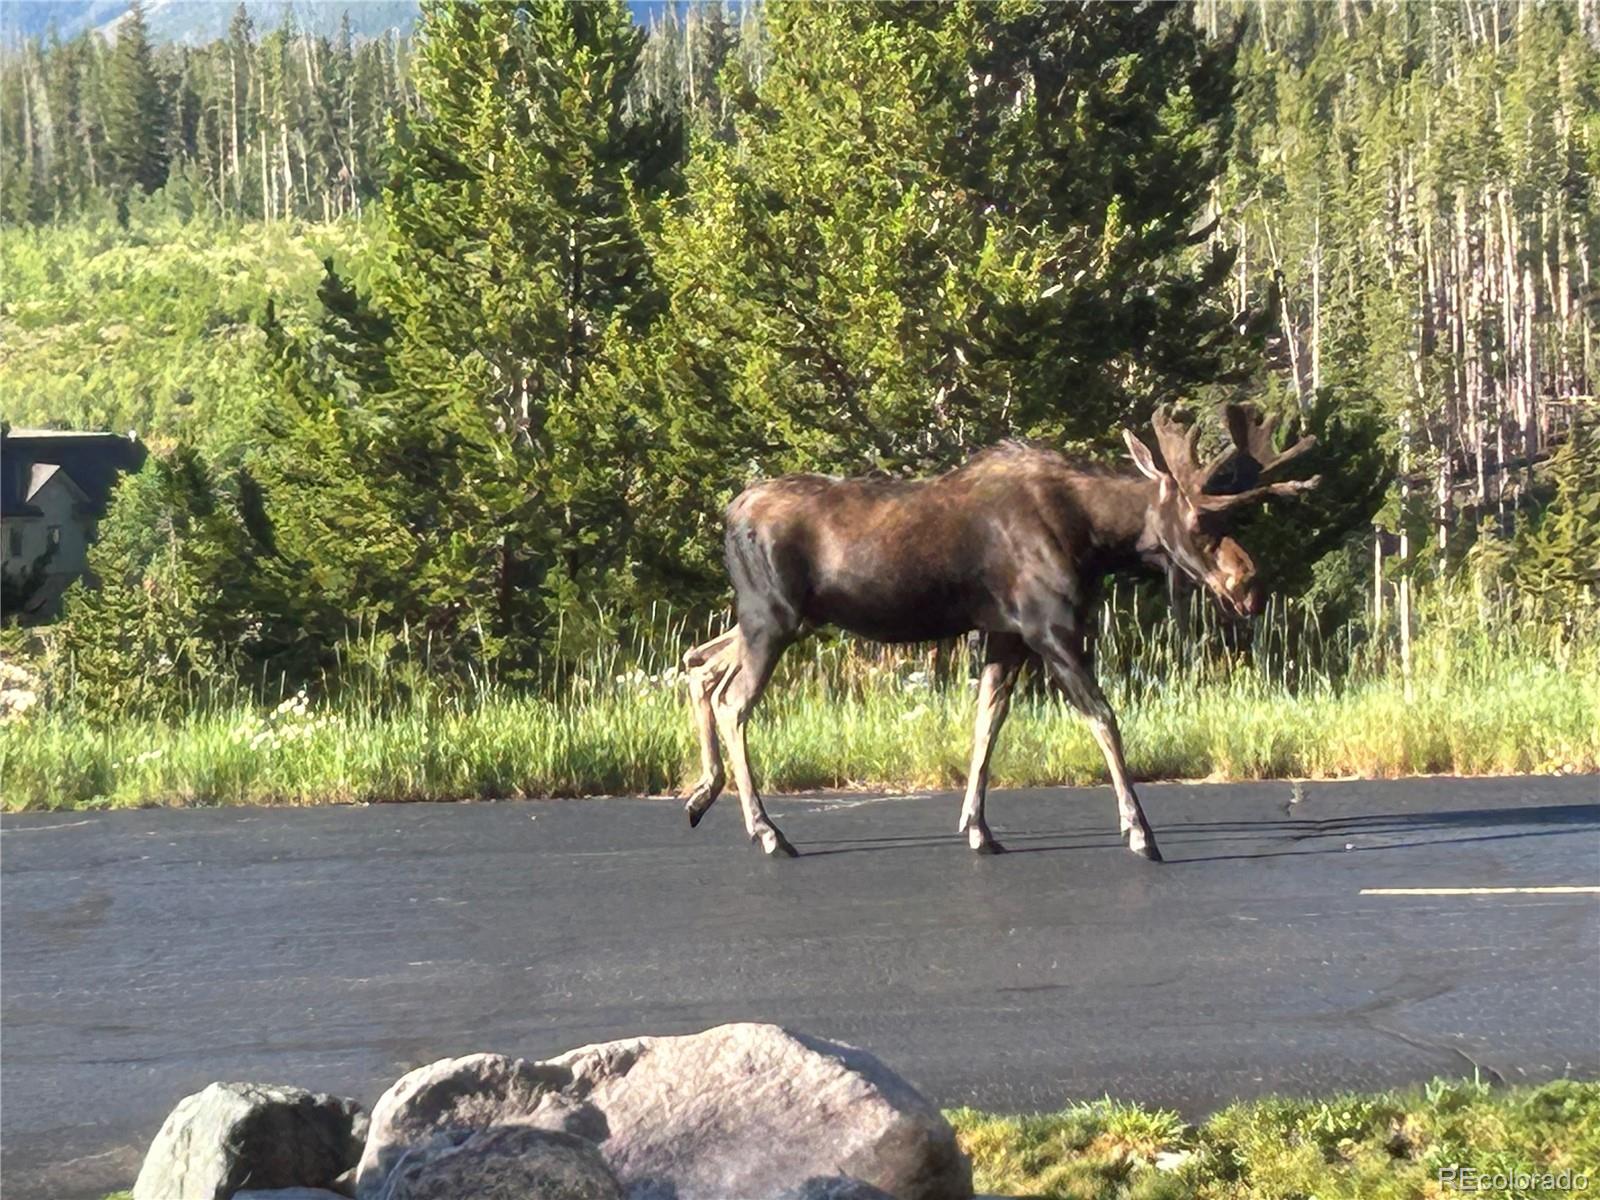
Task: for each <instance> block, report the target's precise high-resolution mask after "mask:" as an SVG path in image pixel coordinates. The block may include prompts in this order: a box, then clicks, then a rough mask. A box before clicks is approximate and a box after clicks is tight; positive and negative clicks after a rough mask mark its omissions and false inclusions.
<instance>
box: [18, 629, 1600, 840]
mask: <svg viewBox="0 0 1600 1200" xmlns="http://www.w3.org/2000/svg"><path fill="white" fill-rule="evenodd" d="M792 658H793V661H791V662H787V663H786V664H785V667H784V669H783V670H782V671H781V672H780V675H779V678H778V679H777V680H776V681H775V683H774V686H773V688H772V690H771V691H770V692H769V695H768V699H767V700H766V701H764V702H763V704H762V706H761V707H760V708H759V709H758V710H757V715H756V717H755V719H754V722H753V726H752V736H751V742H752V747H753V750H752V753H753V755H754V757H755V759H756V767H757V770H758V772H759V773H760V776H761V778H762V780H763V781H764V786H765V788H766V789H767V790H769V791H772V792H778V791H785V790H803V789H812V788H848V787H889V788H947V787H956V786H959V785H960V784H961V782H962V780H963V778H964V773H965V770H966V763H967V757H968V753H969V745H970V737H971V728H972V721H973V716H974V688H973V684H972V682H971V680H970V679H969V678H968V672H967V664H966V663H965V661H964V659H963V658H962V657H961V656H957V661H956V662H955V663H954V664H953V665H952V669H951V672H950V675H951V678H950V681H949V682H948V683H947V684H946V685H945V686H942V687H941V686H935V685H934V684H933V683H931V682H930V681H929V680H928V670H927V661H926V657H925V656H923V657H918V656H916V655H914V654H911V653H909V652H908V653H904V654H899V655H880V654H878V653H876V652H875V651H874V652H870V653H869V652H867V651H864V650H861V649H859V648H856V647H853V646H851V645H849V644H839V643H835V644H826V645H816V646H811V647H803V648H801V649H799V650H797V651H796V652H794V654H793V656H792ZM603 665H604V666H606V667H607V668H609V667H610V666H612V665H614V664H612V663H609V662H608V663H606V664H603ZM1109 691H1110V693H1111V696H1112V700H1113V703H1114V704H1115V705H1116V707H1117V709H1118V711H1119V713H1120V714H1121V719H1122V725H1123V731H1124V737H1125V740H1126V742H1127V747H1128V755H1129V758H1130V761H1131V764H1132V766H1133V769H1134V771H1135V773H1136V774H1137V775H1138V776H1140V777H1142V778H1147V779H1162V778H1225V779H1259V778H1274V777H1288V776H1298V777H1306V778H1337V777H1347V776H1362V777H1390V776H1401V775H1411V774H1419V773H1445V772H1447V773H1455V774H1462V775H1474V774H1513V773H1521V772H1541V773H1547V772H1573V771H1594V770H1600V652H1597V649H1596V647H1595V646H1594V645H1585V646H1580V647H1577V648H1575V649H1570V648H1569V650H1568V651H1566V652H1565V658H1564V659H1563V660H1558V659H1557V658H1556V657H1554V656H1552V655H1550V654H1543V655H1540V654H1535V653H1532V652H1531V651H1529V649H1528V648H1527V647H1520V648H1519V647H1502V648H1498V649H1497V648H1495V647H1494V646H1492V645H1488V646H1486V647H1485V648H1484V649H1483V650H1482V652H1481V653H1477V654H1474V655H1471V656H1462V655H1457V656H1453V657H1452V656H1451V655H1448V654H1444V655H1441V654H1436V653H1434V650H1433V648H1431V647H1429V646H1426V645H1424V646H1422V647H1420V648H1419V654H1418V656H1417V664H1416V668H1415V670H1414V672H1413V676H1412V679H1411V684H1410V695H1409V698H1408V697H1407V688H1406V684H1405V682H1404V680H1403V679H1402V678H1401V677H1400V674H1399V672H1398V671H1397V670H1385V671H1382V672H1366V673H1364V677H1363V678H1360V679H1357V680H1356V681H1353V682H1351V683H1348V684H1344V685H1337V684H1334V683H1331V682H1326V681H1320V680H1319V681H1314V682H1311V683H1309V684H1302V685H1300V686H1298V687H1294V686H1291V685H1289V684H1287V683H1285V682H1283V681H1275V680H1273V679H1271V678H1269V677H1267V676H1265V675H1264V674H1263V672H1261V671H1260V670H1258V669H1256V668H1254V667H1251V666H1249V665H1244V664H1239V665H1236V666H1235V667H1234V668H1233V669H1232V670H1216V669H1211V668H1208V669H1207V671H1206V672H1205V673H1204V674H1200V673H1196V672H1188V673H1183V674H1177V675H1175V677H1174V678H1173V679H1171V680H1170V681H1168V682H1163V683H1156V684H1148V685H1145V686H1134V685H1130V684H1126V683H1123V682H1120V681H1115V680H1113V681H1112V682H1111V683H1110V687H1109ZM697 761H698V760H697V756H696V749H695V744H694V740H693V733H692V729H691V726H690V722H689V714H688V708H687V701H686V698H685V695H684V692H683V690H682V687H681V682H680V681H679V680H678V679H677V678H676V676H675V675H674V673H673V672H672V671H671V670H670V668H663V669H659V670H657V671H655V672H653V673H651V672H646V671H644V670H643V669H642V668H640V669H634V670H631V671H621V672H617V673H615V674H605V673H603V672H601V671H600V670H598V669H596V670H593V671H591V672H589V673H588V674H586V675H584V676H583V677H580V678H575V679H571V680H568V681H567V682H566V683H565V684H564V685H563V686H562V687H561V689H560V691H559V693H539V694H534V693H519V692H516V691H514V690H512V689H510V688H508V687H505V686H501V685H497V684H486V685H484V686H482V687H480V688H477V689H475V690H472V691H470V692H460V691H458V692H451V693H448V694H445V693H438V694H435V693H433V692H430V691H429V690H427V689H421V690H417V691H413V692H412V693H411V694H410V698H409V699H406V700H395V701H379V700H378V699H376V698H374V697H363V696H361V695H359V694H355V693H350V694H346V695H345V697H344V699H343V700H342V701H339V702H334V703H323V704H321V705H318V704H315V703H313V702H312V701H310V700H296V699H295V698H293V697H291V698H289V699H288V700H286V701H285V702H284V703H283V704H281V705H279V706H277V707H276V708H275V709H268V710H261V709H258V708H255V707H252V706H249V705H246V704H236V705H227V706H220V707H207V706H202V707H201V708H200V709H199V710H198V711H194V712H191V713H189V714H187V715H183V716H181V717H178V718H175V719H124V720H118V721H114V722H111V723H109V724H98V723H90V722H88V721H85V720H83V719H80V718H77V717H74V716H73V715H71V710H70V708H59V709H55V708H46V709H45V710H43V711H37V710H36V711H35V712H32V713H30V714H28V715H27V717H26V718H24V719H22V720H20V721H17V722H15V723H13V724H11V725H9V726H7V727H5V728H3V729H0V780H3V783H4V803H5V807H6V808H7V809H8V810H13V811H14V810H19V809H51V808H75V807H89V806H130V805H148V804H170V805H211V804H260V803H275V804H313V803H330V802H331V803H339V802H362V801H389V800H450V799H463V798H469V797H471V798H499V797H524V796H580V795H592V794H615V793H649V792H662V791H667V790H671V789H673V788H675V787H678V786H681V785H682V784H684V783H685V782H686V781H688V780H689V779H691V778H692V777H693V774H694V771H695V765H696V763H697ZM1105 779H1106V768H1105V763H1104V760H1103V759H1102V758H1101V755H1100V751H1099V750H1098V748H1097V747H1096V746H1095V743H1094V741H1093V740H1092V738H1091V737H1090V736H1089V733H1088V731H1087V729H1086V728H1085V727H1084V726H1083V724H1082V723H1081V721H1079V720H1078V718H1077V716H1076V714H1075V713H1073V712H1072V711H1071V710H1070V709H1068V708H1066V707H1065V706H1064V705H1063V704H1062V703H1061V702H1060V701H1059V700H1057V699H1055V698H1054V697H1053V696H1051V695H1049V694H1047V693H1045V692H1044V691H1043V690H1042V689H1037V688H1035V689H1025V691H1024V694H1023V695H1021V696H1020V697H1019V699H1018V702H1017V703H1016V704H1015V705H1014V706H1013V709H1012V715H1011V717H1010V720H1009V721H1008V723H1007V725H1006V728H1005V731H1004V735H1003V736H1002V738H1001V739H1000V744H999V748H998V751H997V754H996V758H995V765H994V774H993V783H994V786H997V787H1021V786H1033V785H1042V784H1095V783H1101V782H1104V781H1105Z"/></svg>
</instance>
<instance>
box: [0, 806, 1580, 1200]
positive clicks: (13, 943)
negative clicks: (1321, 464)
mask: <svg viewBox="0 0 1600 1200" xmlns="http://www.w3.org/2000/svg"><path fill="white" fill-rule="evenodd" d="M1143 791H1144V795H1145V807H1146V810H1147V812H1148V813H1149V816H1150V820H1151V822H1152V824H1153V825H1154V826H1155V829H1156V831H1157V834H1158V836H1159V838H1160V843H1161V846H1162V849H1163V850H1164V852H1165V853H1166V855H1167V858H1168V862H1167V863H1166V864H1164V865H1159V866H1158V865H1152V864H1147V863H1145V862H1143V861H1141V860H1139V859H1136V858H1135V857H1134V856H1133V855H1131V854H1129V853H1127V852H1126V851H1125V850H1123V849H1121V848H1120V845H1119V843H1118V839H1117V836H1116V826H1115V814H1114V811H1113V802H1112V800H1111V798H1110V796H1109V794H1108V793H1107V792H1106V791H1104V790H1103V789H1098V790H1069V789H1048V790H1037V791H1026V792H1015V791H1013V792H1004V791H1003V792H998V793H996V794H995V795H994V796H993V797H992V798H991V802H990V820H991V823H992V824H993V826H994V828H995V831H996V834H997V835H998V836H999V837H1001V838H1002V839H1003V840H1005V841H1006V842H1007V843H1009V845H1010V846H1011V849H1012V853H1010V854H1007V855H1004V856H1001V857H997V858H981V857H978V856H976V855H973V854H971V853H970V852H969V851H968V850H967V849H966V848H965V845H964V844H963V842H962V839H960V838H958V837H957V836H955V834H954V832H953V830H954V827H955V821H956V815H957V810H958V808H959V801H958V798H956V797H954V796H951V795H949V794H942V795H935V796H931V797H930V796H908V797H867V796H843V797H812V798H793V799H780V800H776V801H774V802H772V803H771V805H770V807H771V810H772V812H773V815H774V817H775V819H776V820H778V822H779V823H780V824H781V825H782V827H783V828H784V830H785V832H786V833H787V834H788V835H789V837H790V838H791V840H792V841H793V842H794V843H795V844H796V846H797V847H798V848H799V849H800V851H801V854H802V857H801V858H799V859H797V860H785V861H773V860H768V859H765V858H763V857H762V856H761V855H759V854H758V853H757V852H756V851H755V850H754V849H753V848H751V847H750V846H748V845H747V844H746V843H745V842H744V839H743V831H742V829H741V827H740V822H739V817H738V806H737V802H736V801H732V800H730V799H724V800H723V801H722V802H721V803H720V804H719V805H718V806H717V808H715V809H714V810H713V811H712V812H711V813H710V814H709V816H708V817H707V819H706V821H705V822H704V823H703V824H702V825H701V827H700V828H699V829H698V830H695V831H693V832H691V831H690V830H689V829H688V828H687V825H686V823H685V822H684V820H683V818H682V815H681V812H680V811H679V810H678V808H677V807H676V805H675V804H674V803H673V802H671V801H667V800H636V799H614V800H582V801H570V802H554V803H527V804H522V803H517V804H478V805H458V806H440V805H412V806H379V807H372V808H325V809H270V810H263V809H224V810H208V811H188V812H184V811H141V812H115V813H79V814H66V815H61V816H43V815H40V816H19V817H7V818H5V820H4V821H3V822H0V830H3V834H0V1000H3V1011H0V1154H3V1163H4V1172H5V1178H4V1186H5V1194H6V1196H7V1197H8V1200H29V1198H33V1197H39V1198H44V1197H49V1198H51V1200H72V1198H76V1197H94V1196H99V1195H100V1194H102V1193H103V1192H105V1191H107V1190H109V1189H111V1188H113V1187H117V1186H126V1185H127V1184H128V1183H129V1182H130V1181H131V1180H132V1178H133V1175H134V1174H135V1172H136V1170H137V1166H138V1162H139V1158H140V1155H141V1153H142V1150H143V1147H144V1146H145V1145H146V1144H147V1143H148V1141H149V1139H150V1137H151V1136H152V1135H153V1134H154V1132H155V1131H156V1129H157V1128H158V1127H159V1125H160V1123H161V1121H162V1118H163V1117H164V1116H165V1114H166V1112H167V1111H168V1109H170V1108H171V1106H172V1105H173V1103H174V1102H176V1101H177V1100H178V1099H179V1098H180V1097H181V1096H183V1095H185V1094H187V1093H188V1092H190V1091H193V1090H195V1089H197V1088H199V1087H201V1086H202V1085H204V1084H205V1083H207V1082H208V1081H210V1080H214V1079H230V1078H231V1079H252V1080H262V1081H281V1082H292V1083H298V1084H302V1085H305V1086H308V1087H312V1088H318V1089H327V1090H331V1091H335V1092H339V1093H342V1094H345V1095H354V1096H357V1097H359V1098H360V1099H362V1100H363V1101H364V1102H366V1103H368V1104H370V1103H371V1102H372V1101H373V1100H375V1099H376V1098H377V1096H378V1095H379V1094H380V1093H381V1091H382V1090H383V1088H384V1087H385V1086H386V1085H387V1084H388V1083H389V1082H390V1081H392V1080H393V1079H394V1078H395V1077H396V1076H398V1075H400V1074H401V1073H402V1072H404V1071H406V1070H407V1069H409V1068H411V1067H414V1066H416V1065H418V1064H420V1063H424V1062H428V1061H431V1060H432V1059H435V1058H439V1057H443V1056H446V1055H452V1054H462V1053H467V1052H469V1051H473V1050H499V1051H506V1052H510V1053H516V1054H523V1055H528V1056H546V1055H550V1054H553V1053H556V1052H558V1051H561V1050H565V1049H568V1048H570V1047H573V1046H577V1045H580V1044H582V1043H585V1042H590V1041H595V1040H599V1039H605V1038H612V1037H618V1036H623V1035H627V1034H635V1033H641V1032H651V1033H674V1032H686V1031H690V1030H696V1029H700V1028H703V1027H705V1026H708V1025H712V1024H716V1023H718V1022H722V1021H729V1020H765V1021H778V1022H782V1023H785V1024H790V1025H793V1026H796V1027H798V1028H802V1029H805V1030H808V1031H811V1032H814V1033H818V1034H822V1035H825V1036H828V1037H833V1038H839V1039H842V1040H845V1041H849V1042H853V1043H855V1044H857V1045H861V1046H865V1047H867V1048H868V1049H870V1050H872V1051H874V1052H876V1053H877V1054H879V1055H880V1056H881V1057H882V1058H884V1059H885V1060H886V1061H888V1062H889V1063H890V1064H891V1065H893V1066H894V1067H896V1068H897V1069H899V1070H900V1071H901V1072H902V1073H903V1074H905V1075H906V1076H907V1077H909V1078H910V1079H911V1080H912V1081H913V1082H914V1083H916V1084H917V1085H918V1086H920V1087H921V1088H922V1089H923V1090H924V1091H925V1092H926V1093H928V1094H930V1095H931V1096H932V1097H934V1098H935V1099H936V1100H938V1101H939V1102H941V1103H943V1104H946V1105H957V1104H969V1103H970V1104H980V1105H986V1106H990V1107H996V1108H1001V1109H1017V1110H1025V1109H1035V1108H1048V1107H1054V1106H1057V1105H1059V1104H1061V1103H1062V1102H1063V1101H1065V1100H1067V1099H1069V1098H1073V1097H1086V1096H1099V1095H1101V1094H1103V1093H1107V1092H1109V1093H1111V1094H1113V1095H1116V1096H1120V1097H1126V1098H1132V1099H1138V1100H1142V1101H1146V1102H1150V1103H1155V1104H1162V1105H1169V1106H1174V1107H1177V1108H1179V1109H1181V1110H1183V1111H1184V1112H1186V1113H1188V1114H1191V1115H1198V1114H1200V1113H1202V1112H1204V1111H1206V1110H1209V1109H1211V1108H1214V1107H1216V1106H1218V1105H1220V1104H1221V1103H1223V1102H1225V1101H1227V1100H1230V1099H1232V1098H1235V1097H1246V1096H1253V1095H1258V1094H1261V1093H1264V1092H1288V1093H1311V1092H1327V1091H1330V1090H1333V1089H1342V1088H1374V1087H1379V1086H1386V1085H1391V1084H1398V1083H1403V1082H1407V1081H1411V1080H1418V1079H1424V1078H1428V1077H1430V1076H1433V1075H1435V1074H1447V1075H1462V1074H1469V1075H1470V1074H1471V1073H1472V1072H1473V1070H1475V1069H1476V1070H1479V1071H1481V1072H1483V1073H1484V1074H1485V1075H1486V1076H1488V1077H1490V1078H1500V1079H1505V1080H1508V1081H1523V1080H1535V1079H1542V1078H1547V1077H1551V1076H1559V1075H1566V1074H1571V1075H1577V1076H1583V1077H1591V1078H1593V1077H1596V1076H1600V896H1596V895H1592V894H1534V893H1517V894H1500V895H1471V896H1437V895H1435V896H1426V895H1404V896H1390V895H1363V894H1362V889H1364V888H1420V887H1480V888H1481V887H1507V886H1518V887H1526V886H1549V885H1591V886H1592V885H1595V884H1600V780H1597V779H1595V778H1594V777H1587V778H1575V779H1560V780H1552V779H1517V780H1476V781H1463V780H1454V779H1427V780H1414V781H1407V782H1400V783H1328V784H1308V785H1305V787H1304V790H1303V798H1302V799H1301V800H1300V801H1299V802H1298V803H1294V804H1291V803H1290V800H1291V796H1292V793H1291V789H1290V787H1289V786H1288V785H1287V784H1256V785H1204V786H1184V785H1171V786H1160V787H1155V786H1152V787H1147V788H1145V789H1143Z"/></svg>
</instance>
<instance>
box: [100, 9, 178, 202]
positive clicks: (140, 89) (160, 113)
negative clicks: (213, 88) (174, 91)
mask: <svg viewBox="0 0 1600 1200" xmlns="http://www.w3.org/2000/svg"><path fill="white" fill-rule="evenodd" d="M105 126H106V150H107V152H108V154H109V156H110V159H111V164H112V170H113V172H114V178H115V180H116V183H117V186H118V188H119V189H121V190H122V191H124V192H126V191H127V190H129V189H132V188H139V189H140V190H142V191H146V192H151V191H154V190H155V189H156V188H158V187H160V186H161V185H162V184H163V183H164V182H166V177H167V127H168V112H167V104H166V98H165V97H164V96H163V95H162V89H161V76H160V74H159V72H158V71H157V70H156V65H155V61H154V57H153V55H152V53H151V48H150V36H149V32H148V30H147V29H146V27H145V22H144V6H143V4H142V3H140V0H134V3H133V4H132V5H131V6H130V7H129V9H128V12H127V15H126V16H125V17H124V18H123V19H122V20H121V21H120V22H118V24H117V41H116V46H115V48H114V49H113V50H112V52H111V64H110V72H109V77H108V79H107V87H106V110H105Z"/></svg>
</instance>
